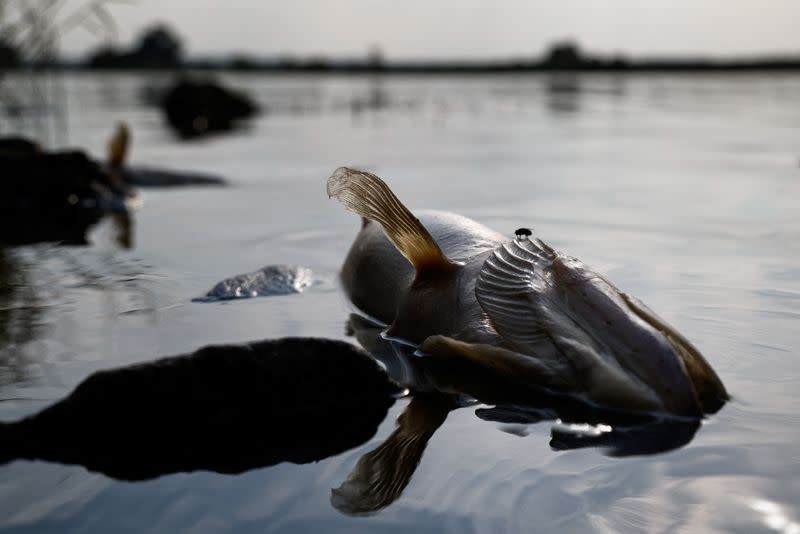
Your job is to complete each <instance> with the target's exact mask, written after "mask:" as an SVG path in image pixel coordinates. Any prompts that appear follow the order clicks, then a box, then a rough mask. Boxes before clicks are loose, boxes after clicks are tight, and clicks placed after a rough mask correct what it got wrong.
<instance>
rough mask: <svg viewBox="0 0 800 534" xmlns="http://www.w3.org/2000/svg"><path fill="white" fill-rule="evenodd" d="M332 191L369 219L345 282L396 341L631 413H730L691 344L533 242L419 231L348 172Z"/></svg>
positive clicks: (379, 187) (521, 234)
mask: <svg viewBox="0 0 800 534" xmlns="http://www.w3.org/2000/svg"><path fill="white" fill-rule="evenodd" d="M327 191H328V196H329V197H333V198H336V199H338V200H339V201H340V202H342V203H343V204H344V205H345V207H346V208H347V209H349V210H351V211H353V212H355V213H357V214H359V215H361V216H362V229H361V231H360V232H359V234H358V236H357V237H356V239H355V242H354V243H353V245H352V247H351V249H350V251H349V253H348V255H347V258H346V259H345V262H344V266H343V268H342V272H341V281H342V284H343V286H344V289H345V291H346V293H347V295H348V296H349V298H350V299H351V301H352V302H353V303H354V304H355V305H356V306H357V307H359V308H360V309H361V310H362V311H363V312H364V313H366V314H367V315H369V316H371V317H373V318H376V319H378V320H380V321H382V322H384V323H386V324H389V327H388V328H387V330H386V332H385V335H386V336H388V337H392V338H399V339H403V340H407V341H409V342H411V343H414V344H417V345H419V348H420V352H422V353H425V354H428V355H431V356H433V357H438V358H461V359H466V360H469V361H471V362H473V363H476V364H479V365H481V366H483V367H484V368H485V369H486V370H487V371H490V372H492V373H495V374H499V375H501V376H503V377H505V378H507V379H508V380H511V381H516V382H525V383H528V384H537V385H539V386H541V387H543V388H545V389H548V390H554V391H558V392H564V393H569V394H573V395H576V396H579V397H580V398H582V399H584V400H586V401H588V402H591V403H596V404H599V405H602V406H607V407H612V408H618V409H622V410H627V411H647V412H664V413H671V414H676V415H680V416H701V415H702V414H704V413H710V412H714V411H716V410H718V409H719V408H720V407H721V406H722V405H723V404H724V402H725V401H726V400H727V399H728V394H727V392H726V390H725V387H724V386H723V384H722V381H721V380H720V379H719V377H718V376H717V375H716V373H715V372H714V370H713V369H712V368H711V366H710V365H709V363H708V362H707V361H706V360H705V359H704V358H703V356H702V355H701V354H700V352H699V351H698V350H697V349H696V348H695V347H694V346H693V345H692V344H691V343H690V342H689V341H688V340H687V339H686V338H685V337H683V336H682V335H681V334H679V333H678V332H677V331H676V330H675V329H674V328H673V327H672V326H670V325H669V324H668V323H667V322H666V321H664V320H663V319H661V318H660V317H659V316H658V315H656V314H655V313H654V312H653V311H651V310H650V309H649V308H647V307H646V306H645V305H644V304H642V303H641V302H639V301H638V300H637V299H635V298H633V297H631V296H630V295H627V294H626V293H624V292H622V291H620V290H619V289H617V288H616V287H615V286H614V285H613V284H611V282H609V281H608V280H606V279H605V278H604V277H603V276H601V275H600V274H598V273H596V272H594V271H592V270H591V269H590V268H589V267H587V266H586V265H585V264H584V263H583V262H581V261H580V260H578V259H576V258H573V257H570V256H567V255H565V254H563V253H561V252H559V251H556V250H555V249H553V248H552V247H550V246H549V245H547V244H546V243H545V242H543V241H542V240H541V239H539V238H538V237H534V236H533V235H532V233H531V232H530V231H529V230H528V229H524V228H523V229H520V230H521V231H520V230H518V231H517V235H516V237H515V239H511V240H509V239H507V238H505V237H504V236H503V235H501V234H499V233H497V232H495V231H493V230H491V229H489V228H487V227H485V226H483V225H481V224H479V223H477V222H475V221H473V220H470V219H467V218H466V217H462V216H459V215H456V214H452V213H443V212H422V213H420V214H419V218H417V217H415V216H414V215H413V214H412V213H411V212H410V211H409V210H408V209H407V208H406V207H405V206H404V205H403V204H402V203H401V202H400V201H399V200H398V199H397V197H396V196H395V195H394V193H392V191H391V189H390V188H389V187H388V186H387V185H386V183H384V182H383V180H381V179H380V178H379V177H377V176H375V175H374V174H370V173H368V172H363V171H358V170H353V169H349V168H346V167H341V168H339V169H337V170H336V171H335V172H334V173H333V175H332V176H331V177H330V178H329V179H328V184H327Z"/></svg>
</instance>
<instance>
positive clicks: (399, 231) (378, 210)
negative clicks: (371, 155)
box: [328, 167, 457, 275]
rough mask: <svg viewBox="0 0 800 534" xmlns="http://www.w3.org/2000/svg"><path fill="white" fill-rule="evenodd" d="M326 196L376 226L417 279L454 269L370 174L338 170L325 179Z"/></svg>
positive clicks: (423, 230)
mask: <svg viewBox="0 0 800 534" xmlns="http://www.w3.org/2000/svg"><path fill="white" fill-rule="evenodd" d="M328 196H329V197H331V198H336V199H337V200H338V201H339V202H341V203H342V204H344V205H345V207H346V208H347V209H348V210H350V211H352V212H355V213H357V214H358V215H361V216H362V217H366V218H367V219H370V220H373V221H377V222H379V223H380V225H381V227H382V228H383V231H384V233H385V234H386V236H387V237H388V238H389V240H390V241H391V242H392V243H393V244H394V246H395V247H397V250H399V251H400V253H401V254H402V255H403V256H405V257H406V259H407V260H408V261H409V262H411V264H412V265H413V266H414V268H415V269H416V270H417V275H419V274H420V273H423V272H430V271H445V272H451V271H453V270H455V269H456V267H457V265H456V264H455V263H453V262H451V261H450V260H449V259H447V257H446V256H445V255H444V253H442V249H440V248H439V245H437V244H436V241H434V240H433V237H431V234H429V233H428V231H427V230H426V229H425V227H424V226H422V223H420V222H419V219H417V218H416V217H414V215H413V214H412V213H411V212H410V211H409V210H408V208H406V207H405V206H404V205H403V204H402V203H401V202H400V200H398V198H397V197H396V196H395V194H394V193H392V190H391V189H389V186H388V185H386V183H385V182H384V181H383V180H381V179H380V178H378V177H377V176H375V175H374V174H371V173H368V172H364V171H359V170H355V169H349V168H347V167H339V168H338V169H336V170H335V171H334V173H333V174H332V175H331V177H330V178H328Z"/></svg>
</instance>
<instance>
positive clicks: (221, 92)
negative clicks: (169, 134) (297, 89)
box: [162, 80, 258, 137]
mask: <svg viewBox="0 0 800 534" xmlns="http://www.w3.org/2000/svg"><path fill="white" fill-rule="evenodd" d="M162 109H163V110H164V113H165V115H166V118H167V121H168V122H169V124H170V126H172V128H174V129H175V131H177V132H178V133H179V134H180V135H181V136H183V137H195V136H200V135H204V134H207V133H210V132H214V131H225V130H230V129H232V128H233V127H234V126H235V125H236V124H237V121H240V120H242V119H246V118H249V117H252V116H254V115H255V114H256V113H257V112H258V107H257V106H256V104H255V103H254V102H253V101H252V100H251V99H250V98H249V97H248V96H246V95H245V94H243V93H240V92H238V91H234V90H231V89H227V88H225V87H223V86H221V85H218V84H216V83H214V82H210V81H189V80H182V81H179V82H178V83H177V84H176V85H175V86H174V87H172V88H171V89H170V90H168V91H167V93H166V95H165V96H164V100H163V102H162Z"/></svg>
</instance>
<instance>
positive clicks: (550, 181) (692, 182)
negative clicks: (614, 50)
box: [0, 74, 800, 534]
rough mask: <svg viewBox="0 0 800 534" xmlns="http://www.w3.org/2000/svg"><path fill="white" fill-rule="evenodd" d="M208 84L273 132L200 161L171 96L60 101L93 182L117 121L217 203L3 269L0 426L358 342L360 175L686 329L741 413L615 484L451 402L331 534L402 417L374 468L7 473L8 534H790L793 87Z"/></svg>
mask: <svg viewBox="0 0 800 534" xmlns="http://www.w3.org/2000/svg"><path fill="white" fill-rule="evenodd" d="M221 78H222V79H223V80H224V81H225V82H227V83H229V84H230V85H232V86H237V87H241V88H243V89H245V90H247V91H249V92H250V93H251V95H252V96H253V97H254V98H255V99H256V100H257V101H258V102H259V103H260V104H261V105H262V106H264V108H265V111H266V112H265V113H264V114H263V115H261V116H260V117H259V118H258V119H256V120H254V121H253V122H252V123H251V124H250V126H249V127H248V128H246V129H242V130H238V131H236V132H233V133H231V134H229V135H221V136H215V137H209V138H207V139H203V140H199V141H194V142H182V141H179V140H177V139H176V138H175V137H173V136H172V134H171V133H170V132H169V131H168V130H167V129H166V127H165V126H164V124H163V123H162V120H161V117H160V115H159V113H158V111H157V110H156V109H154V108H151V107H148V106H147V105H146V104H144V103H143V100H142V94H143V93H144V92H145V88H146V87H150V86H153V85H156V86H157V85H159V84H161V83H164V81H165V80H164V79H163V75H161V74H152V75H150V74H126V75H113V76H112V75H108V76H97V75H81V74H70V75H68V76H67V77H65V78H63V79H61V80H60V82H59V83H60V84H61V88H62V90H63V98H64V101H65V102H66V104H67V109H68V111H69V115H68V117H67V122H66V130H65V131H63V132H62V138H61V139H60V140H59V141H58V142H59V144H66V145H70V146H80V147H86V149H87V150H89V151H90V152H91V153H93V154H95V155H96V156H98V157H102V155H103V152H104V147H105V142H106V139H107V138H108V137H109V136H110V134H111V132H112V131H113V128H114V125H115V124H116V122H118V121H126V122H127V123H128V124H129V125H130V127H131V129H132V133H133V147H132V153H131V161H132V163H134V164H140V165H145V166H161V167H167V168H173V169H179V170H197V171H202V172H205V173H211V174H217V175H220V176H223V177H225V178H227V179H228V181H229V182H230V186H229V187H224V188H218V187H205V188H201V187H198V188H178V189H163V190H158V189H147V190H145V191H144V192H143V195H144V204H143V206H142V208H141V209H140V210H139V211H138V212H137V213H136V214H135V216H134V220H133V227H132V236H131V239H132V246H131V247H128V248H125V247H122V246H120V245H119V244H118V240H117V239H116V233H117V231H118V230H117V229H116V228H115V227H114V225H113V224H112V222H111V221H102V222H101V223H100V224H98V225H97V226H96V227H95V228H94V229H93V230H92V231H91V233H90V235H89V238H90V243H91V244H90V245H89V246H86V247H64V246H56V245H52V244H39V245H31V246H24V247H16V248H6V249H4V250H2V254H3V257H2V261H3V262H4V263H5V264H6V265H5V266H4V269H2V272H4V273H5V276H7V277H8V279H9V280H10V282H8V283H9V284H10V285H9V287H11V288H12V289H11V290H10V292H9V293H8V294H6V295H4V296H3V298H4V299H5V300H4V302H3V306H4V314H3V315H2V317H3V318H4V323H5V324H2V325H0V329H2V332H0V398H2V399H3V400H2V402H0V419H2V420H3V421H11V420H16V419H18V418H20V417H22V416H25V415H29V414H32V413H35V412H37V411H38V410H40V409H41V408H43V407H45V406H47V405H48V404H50V403H52V401H55V400H58V399H60V398H62V397H64V396H65V395H67V394H68V393H69V392H70V391H71V390H72V389H73V388H74V387H75V386H76V385H77V384H78V383H79V382H81V381H82V380H83V379H85V378H86V377H87V376H89V375H90V374H91V373H93V372H95V371H97V370H100V369H110V368H116V367H120V366H123V365H127V364H131V363H135V362H144V361H149V360H153V359H155V358H158V357H161V356H168V355H173V354H180V353H187V352H191V351H193V350H195V349H197V348H199V347H202V346H205V345H209V344H219V343H229V342H230V343H238V342H244V341H252V340H258V339H267V338H279V337H284V336H318V337H327V338H335V339H343V340H348V341H350V342H354V340H353V338H352V337H349V336H347V335H346V322H347V319H348V315H349V313H350V311H351V308H350V306H349V305H348V303H347V301H346V299H345V297H344V295H343V293H342V292H341V290H340V288H339V286H338V282H337V271H338V268H339V266H340V264H341V262H342V260H343V258H344V255H345V253H346V251H347V249H348V247H349V244H350V242H351V241H352V239H353V237H354V235H355V233H356V232H357V230H358V228H359V221H358V219H357V217H355V216H354V215H352V214H351V213H349V212H346V211H345V210H344V209H343V207H342V206H341V205H340V204H338V203H337V202H335V201H331V200H329V199H328V198H327V195H326V194H325V180H326V178H327V177H328V176H329V175H330V173H331V172H332V171H333V170H334V169H335V168H336V167H338V166H340V165H348V166H354V167H359V168H366V169H369V170H371V171H373V172H376V173H377V174H379V175H380V176H382V177H384V179H386V180H387V182H389V184H390V185H391V186H392V188H393V189H394V191H395V192H396V193H397V195H398V196H399V197H400V198H401V199H402V200H403V201H404V202H405V203H406V204H407V205H408V206H409V207H411V208H412V209H422V208H434V209H440V210H449V211H453V212H457V213H460V214H463V215H466V216H468V217H471V218H474V219H476V220H478V221H480V222H482V223H484V224H486V225H488V226H489V227H492V228H494V229H496V230H498V231H500V232H503V233H506V234H507V235H509V236H512V235H513V231H514V229H516V228H518V227H520V226H527V227H530V228H533V229H534V231H535V233H536V234H537V235H538V236H540V237H541V238H542V239H543V240H545V241H546V242H548V243H549V244H551V245H552V246H554V247H556V248H558V249H560V250H562V251H565V252H567V253H569V254H571V255H574V256H577V257H579V258H581V259H582V260H583V261H584V262H586V263H587V264H589V265H591V266H592V267H594V268H595V269H596V270H597V271H599V272H601V273H603V274H604V275H605V276H606V277H607V278H609V279H610V280H611V281H612V282H614V283H615V284H616V285H617V286H619V287H620V288H621V289H623V290H625V291H627V292H629V293H631V294H633V295H635V296H637V297H639V298H640V299H641V300H642V301H644V302H645V303H647V304H648V305H649V306H650V307H651V308H653V309H654V310H656V311H657V312H658V313H659V314H660V315H661V316H662V317H664V318H666V319H667V320H668V321H669V322H670V323H672V324H673V325H674V326H676V327H677V329H678V330H679V331H681V332H682V333H683V334H684V335H685V336H686V337H687V338H689V339H690V340H692V342H693V343H694V344H695V345H696V346H697V347H698V348H699V349H700V350H701V351H702V352H703V353H704V354H705V356H706V358H707V359H708V360H709V361H710V362H711V364H712V365H713V367H714V368H715V369H716V371H717V373H718V374H719V375H720V377H721V378H722V380H723V381H724V383H725V384H726V386H727V388H728V390H729V391H730V392H731V394H732V397H733V399H732V401H731V402H730V403H728V404H727V405H726V406H725V407H724V408H723V409H722V410H721V411H720V412H719V413H717V414H715V415H713V416H711V417H709V418H708V419H706V420H705V421H704V422H703V424H702V426H701V427H700V428H699V429H698V430H697V432H696V434H694V436H693V438H692V439H690V441H689V442H688V443H686V444H685V445H684V446H682V447H679V448H677V449H675V450H671V451H669V452H664V453H660V454H654V455H635V456H629V457H613V456H609V455H608V454H606V452H607V451H604V450H603V449H602V448H593V447H582V448H577V449H571V450H558V447H554V446H551V431H552V427H553V424H554V423H553V421H543V422H540V423H530V424H526V423H524V422H522V423H520V422H516V423H501V422H496V421H491V420H486V418H485V417H484V418H482V417H478V416H477V415H476V414H481V413H482V412H481V410H485V408H486V406H481V405H474V404H468V403H466V405H465V406H463V407H461V408H458V409H455V410H452V411H450V412H449V414H448V415H447V418H446V420H445V421H444V423H443V424H442V425H441V426H440V427H439V428H438V430H436V432H435V433H434V434H433V435H432V436H431V437H430V440H429V442H428V444H427V448H426V449H425V451H424V454H423V455H422V458H421V460H420V463H419V466H418V467H417V469H416V471H415V472H414V474H413V476H412V477H411V480H410V482H409V483H408V486H407V487H406V488H405V490H404V491H403V492H402V495H400V496H399V498H397V500H396V501H394V502H393V503H391V504H390V505H389V506H387V507H386V508H384V509H382V510H380V511H378V512H376V513H373V514H367V515H348V514H346V513H342V512H340V511H339V510H338V509H337V508H336V507H334V506H332V503H331V489H332V488H337V487H339V486H340V485H341V484H342V482H343V481H344V480H345V479H346V478H347V476H348V474H349V473H350V472H351V471H352V470H353V468H354V466H355V465H356V463H357V462H358V459H359V458H360V457H361V456H362V455H364V454H365V453H367V452H369V451H371V450H373V449H375V448H376V447H377V446H378V445H379V444H380V443H381V442H383V441H384V440H385V439H386V438H387V437H388V436H389V435H390V434H391V433H392V431H393V429H394V427H395V420H396V419H397V417H398V415H399V414H400V413H401V412H402V411H403V410H404V409H406V408H407V406H408V404H409V400H408V399H407V398H405V399H399V400H398V401H397V402H396V403H395V404H394V405H393V406H392V408H391V409H390V410H389V413H388V415H387V417H386V419H385V420H384V422H383V423H382V424H381V426H380V427H379V429H378V431H377V433H376V434H375V435H374V436H373V437H372V438H371V439H370V440H369V441H367V442H366V443H364V444H362V445H361V446H359V447H356V448H354V449H352V450H349V451H347V452H345V453H342V454H339V455H336V456H333V457H330V458H327V459H324V460H322V461H319V462H316V463H311V464H306V465H295V464H291V463H282V464H279V465H277V466H274V467H267V468H260V469H254V470H250V471H247V472H245V473H242V474H239V475H225V474H218V473H213V472H203V471H201V472H192V473H182V474H173V475H166V476H162V477H159V478H156V479H153V480H148V481H144V482H124V481H118V480H115V479H112V478H109V477H107V476H105V475H102V474H98V473H93V472H90V471H88V470H87V469H85V468H83V467H80V466H70V465H60V464H54V463H47V462H42V461H33V462H31V461H22V460H18V461H14V462H11V463H8V464H6V465H3V466H0V530H2V531H3V532H37V533H41V532H174V531H187V532H209V531H228V532H293V533H299V532H310V531H317V532H408V531H415V532H419V533H422V532H459V533H463V532H551V531H556V530H557V531H559V532H590V531H595V532H620V531H622V532H663V531H669V532H672V531H685V532H715V531H719V532H728V531H735V532H782V533H785V534H789V533H797V532H800V447H798V442H800V415H798V412H800V395H798V391H799V390H800V334H798V324H799V320H800V210H798V207H797V203H798V199H799V198H800V77H799V76H797V75H772V74H746V75H744V74H743V75H740V74H736V75H724V76H715V75H699V74H697V75H687V76H683V77H675V76H661V75H650V76H638V75H630V76H620V77H615V76H605V75H598V76H594V75H592V76H577V77H576V76H564V75H562V76H545V75H521V76H496V77H490V76H487V77H478V76H476V77H469V76H467V77H456V76H445V77H430V76H428V77H393V76H387V77H383V78H380V77H367V76H364V77H360V76H354V77H332V76H321V77H317V76H264V75H234V74H227V75H221ZM12 81H13V80H12ZM3 122H5V124H4V125H3V127H2V132H3V133H10V132H12V131H14V123H13V121H8V120H6V119H3ZM269 264H297V265H302V266H305V267H308V268H310V269H311V270H312V271H313V272H314V275H315V283H314V285H312V286H311V287H310V288H309V289H308V290H307V291H305V292H304V293H302V294H297V295H286V296H276V297H265V298H254V299H245V300H239V301H233V302H222V303H200V302H192V299H193V298H195V297H198V296H200V295H203V294H204V293H205V292H206V291H207V290H209V289H210V288H211V287H212V286H214V284H216V283H217V282H218V281H220V280H222V279H223V278H226V277H229V276H233V275H236V274H240V273H244V272H248V271H253V270H255V269H258V268H260V267H262V266H264V265H269ZM142 394H143V395H146V394H147V392H146V391H143V392H142ZM310 424H313V423H310Z"/></svg>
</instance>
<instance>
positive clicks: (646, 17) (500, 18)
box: [21, 0, 800, 60]
mask: <svg viewBox="0 0 800 534" xmlns="http://www.w3.org/2000/svg"><path fill="white" fill-rule="evenodd" d="M21 1H26V0H21ZM80 1H83V0H74V1H73V2H72V5H78V4H79V3H80ZM110 9H111V12H112V13H113V15H114V18H115V19H116V21H117V24H118V26H119V28H120V31H119V36H118V43H119V44H122V45H129V44H130V43H131V42H133V40H134V38H135V36H136V35H137V34H138V33H139V32H140V31H141V30H142V28H144V27H146V26H148V25H151V24H153V23H155V22H159V21H163V22H167V23H169V24H170V25H171V26H172V27H173V28H174V29H175V30H176V32H177V33H178V34H179V35H180V36H181V37H182V39H183V41H184V43H185V45H186V49H187V52H188V54H189V55H190V56H202V55H223V54H228V53H234V52H242V53H248V54H254V55H262V56H277V55H296V56H310V55H324V56H328V57H361V56H363V55H364V54H366V52H367V50H368V49H369V48H370V47H371V46H379V47H380V49H381V50H382V51H383V53H384V56H385V57H386V58H387V59H389V60H392V59H394V60H403V59H431V58H434V59H436V58H441V59H450V58H452V59H465V58H476V59H486V58H503V57H521V56H522V57H525V56H528V57H529V56H532V55H539V54H541V53H542V51H544V50H545V49H546V48H547V46H548V45H549V44H551V43H552V42H554V41H557V40H563V39H575V40H577V41H578V42H579V43H580V44H581V45H582V47H583V48H584V49H586V50H591V51H596V52H603V53H617V52H619V53H625V54H628V55H633V56H639V57H641V56H664V55H707V56H737V55H758V54H765V53H774V52H778V53H794V54H800V29H798V28H799V26H798V24H800V0H668V1H666V0H528V1H522V0H519V1H511V0H508V1H503V0H493V1H491V0H438V1H437V0H349V1H348V0H340V1H334V0H133V1H130V0H128V1H127V2H122V3H112V4H110ZM97 44H99V43H98V38H97V37H96V36H93V35H92V34H90V33H88V32H85V31H82V30H76V31H73V32H70V34H68V35H67V36H66V37H65V39H64V42H63V43H62V46H63V48H64V50H65V51H66V52H67V53H69V54H72V55H75V54H82V53H84V52H86V50H88V49H89V48H92V47H94V46H96V45H97Z"/></svg>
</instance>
